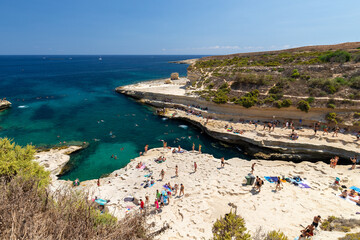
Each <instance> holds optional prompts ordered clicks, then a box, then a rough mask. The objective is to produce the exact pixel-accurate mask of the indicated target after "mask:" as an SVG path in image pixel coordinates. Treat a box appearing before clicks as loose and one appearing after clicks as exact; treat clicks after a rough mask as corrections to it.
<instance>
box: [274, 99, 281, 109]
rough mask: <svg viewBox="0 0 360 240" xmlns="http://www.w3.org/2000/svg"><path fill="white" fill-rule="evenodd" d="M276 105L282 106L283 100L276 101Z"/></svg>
mask: <svg viewBox="0 0 360 240" xmlns="http://www.w3.org/2000/svg"><path fill="white" fill-rule="evenodd" d="M275 107H277V108H281V107H282V101H281V100H279V101H276V102H275Z"/></svg>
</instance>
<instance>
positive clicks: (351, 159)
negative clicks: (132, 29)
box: [350, 156, 357, 169]
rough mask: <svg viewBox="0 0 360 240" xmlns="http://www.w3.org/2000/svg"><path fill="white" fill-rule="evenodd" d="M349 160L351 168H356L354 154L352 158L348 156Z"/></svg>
mask: <svg viewBox="0 0 360 240" xmlns="http://www.w3.org/2000/svg"><path fill="white" fill-rule="evenodd" d="M350 161H351V162H352V166H351V169H355V168H356V162H357V160H356V156H355V157H354V158H350Z"/></svg>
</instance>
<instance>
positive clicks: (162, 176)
mask: <svg viewBox="0 0 360 240" xmlns="http://www.w3.org/2000/svg"><path fill="white" fill-rule="evenodd" d="M160 176H161V181H162V180H163V179H164V176H165V171H164V169H161V172H160Z"/></svg>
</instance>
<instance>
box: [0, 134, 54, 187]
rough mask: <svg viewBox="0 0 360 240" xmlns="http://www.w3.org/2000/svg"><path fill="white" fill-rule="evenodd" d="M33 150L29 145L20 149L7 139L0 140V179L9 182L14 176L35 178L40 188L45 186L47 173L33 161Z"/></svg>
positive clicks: (47, 177)
mask: <svg viewBox="0 0 360 240" xmlns="http://www.w3.org/2000/svg"><path fill="white" fill-rule="evenodd" d="M34 154H35V148H34V147H33V146H31V145H27V146H26V147H21V146H19V145H15V143H13V142H12V141H11V140H9V139H7V138H2V139H0V178H3V179H5V181H7V182H9V181H11V179H12V178H14V177H15V176H16V175H18V174H21V175H22V176H23V177H24V178H32V177H36V178H38V179H39V185H40V187H43V186H46V185H47V184H48V183H49V181H50V177H49V175H50V174H49V172H48V171H45V169H44V168H43V167H42V166H40V165H39V164H38V163H37V162H35V161H33V159H34Z"/></svg>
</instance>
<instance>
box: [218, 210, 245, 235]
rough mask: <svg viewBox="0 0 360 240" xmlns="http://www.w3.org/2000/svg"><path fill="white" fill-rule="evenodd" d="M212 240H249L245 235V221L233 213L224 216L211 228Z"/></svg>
mask: <svg viewBox="0 0 360 240" xmlns="http://www.w3.org/2000/svg"><path fill="white" fill-rule="evenodd" d="M212 232H213V236H214V240H231V239H237V240H250V239H251V236H250V234H249V233H246V227H245V221H244V219H243V218H242V217H240V216H238V215H235V213H232V212H230V213H228V214H225V216H224V218H220V219H218V220H216V222H215V223H214V225H213V228H212Z"/></svg>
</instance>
